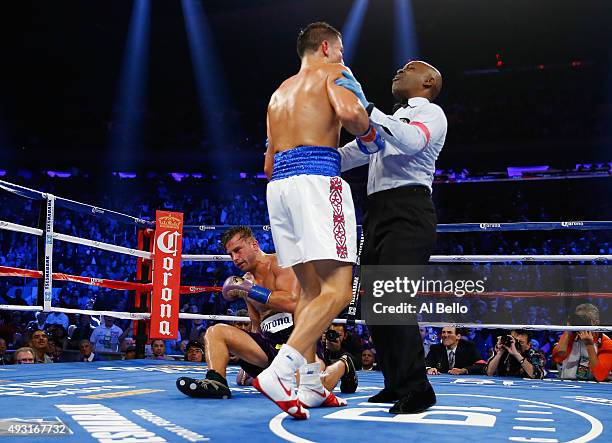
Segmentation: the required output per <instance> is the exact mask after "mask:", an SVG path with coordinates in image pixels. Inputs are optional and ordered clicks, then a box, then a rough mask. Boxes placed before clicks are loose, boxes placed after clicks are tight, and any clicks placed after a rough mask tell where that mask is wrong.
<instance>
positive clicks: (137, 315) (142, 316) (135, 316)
mask: <svg viewBox="0 0 612 443" xmlns="http://www.w3.org/2000/svg"><path fill="white" fill-rule="evenodd" d="M0 310H11V311H42V306H21V305H0ZM49 312H63V313H66V314H85V315H92V316H97V315H104V316H107V317H114V318H120V319H124V320H147V319H149V318H150V317H151V314H149V313H147V312H114V311H92V310H86V309H85V310H82V309H69V308H51V311H49ZM179 318H183V319H186V320H211V321H226V322H241V323H246V322H250V321H251V319H250V318H249V317H236V316H232V315H210V314H192V313H187V312H181V313H180V314H179ZM346 322H347V320H346V319H345V318H336V319H334V320H333V321H332V323H334V324H346ZM355 323H356V324H358V325H365V324H366V321H365V320H355ZM451 325H452V326H455V327H457V328H480V329H528V330H532V331H548V330H552V331H592V332H610V331H612V326H602V325H599V326H567V325H512V324H497V323H452V322H419V326H433V327H436V328H442V327H445V326H451Z"/></svg>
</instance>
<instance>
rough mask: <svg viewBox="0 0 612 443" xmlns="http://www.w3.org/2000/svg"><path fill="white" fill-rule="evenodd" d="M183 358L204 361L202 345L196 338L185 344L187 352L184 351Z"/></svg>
mask: <svg viewBox="0 0 612 443" xmlns="http://www.w3.org/2000/svg"><path fill="white" fill-rule="evenodd" d="M185 360H186V361H191V362H198V363H203V362H204V345H203V344H202V343H200V342H199V341H197V340H191V341H190V342H189V343H188V344H187V352H186V353H185Z"/></svg>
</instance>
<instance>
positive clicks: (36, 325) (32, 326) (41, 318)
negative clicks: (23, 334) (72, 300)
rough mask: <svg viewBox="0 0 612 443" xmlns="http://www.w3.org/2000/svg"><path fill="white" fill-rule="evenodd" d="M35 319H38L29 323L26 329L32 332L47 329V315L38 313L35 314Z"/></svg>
mask: <svg viewBox="0 0 612 443" xmlns="http://www.w3.org/2000/svg"><path fill="white" fill-rule="evenodd" d="M34 317H35V318H36V319H35V320H32V321H31V322H30V323H28V325H27V327H26V329H27V330H28V331H32V332H33V331H36V330H41V331H44V330H45V329H46V328H47V313H46V312H43V311H38V312H37V313H36V314H34Z"/></svg>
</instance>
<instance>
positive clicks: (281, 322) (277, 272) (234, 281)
mask: <svg viewBox="0 0 612 443" xmlns="http://www.w3.org/2000/svg"><path fill="white" fill-rule="evenodd" d="M221 240H222V243H223V244H224V246H225V248H226V250H227V252H228V254H229V255H230V257H231V258H232V261H233V262H234V264H235V265H236V266H237V267H238V268H239V269H240V270H241V271H243V272H246V274H245V276H244V277H235V276H232V277H229V278H228V279H227V280H226V281H225V284H224V285H223V296H224V297H225V298H226V299H228V300H235V299H236V298H238V297H243V298H244V299H245V301H246V304H247V308H248V313H249V317H250V319H251V331H245V330H242V329H239V328H236V327H234V326H230V325H226V324H217V325H215V326H212V327H211V328H209V329H208V330H207V331H206V335H205V338H204V340H205V348H206V361H207V363H208V368H209V369H208V372H207V374H206V378H204V379H203V380H195V379H192V378H188V377H181V378H179V379H178V380H177V388H178V389H179V390H180V391H181V392H182V393H184V394H186V395H188V396H190V397H200V398H229V397H231V391H230V389H229V386H228V382H227V379H226V368H227V364H228V362H229V356H230V353H232V354H234V355H236V356H238V357H239V360H238V364H239V365H240V366H241V367H242V369H243V370H244V372H246V373H247V374H248V375H249V376H251V377H256V376H258V375H259V373H260V372H262V371H263V370H264V369H265V368H267V367H268V366H269V365H270V362H271V361H272V360H273V359H274V357H276V355H277V354H278V350H279V349H280V347H281V346H282V345H283V344H284V343H286V341H287V339H288V338H289V336H290V335H291V331H292V330H293V317H292V315H291V313H292V312H293V311H294V310H295V307H296V304H297V299H298V296H299V294H300V290H301V289H300V286H299V283H298V280H297V278H296V276H295V274H294V273H293V271H292V270H291V268H281V267H279V266H278V263H277V260H276V254H265V253H264V252H263V251H262V250H261V249H260V248H259V243H258V242H257V240H256V239H255V237H254V236H253V232H252V231H251V229H250V228H248V227H246V226H238V227H235V228H232V229H230V230H228V231H226V232H225V234H224V235H223V237H222V239H221ZM319 354H320V355H321V356H322V349H321V350H320V352H319ZM322 368H325V365H324V363H323V361H322V359H320V361H318V362H315V363H311V364H307V365H304V366H302V367H301V368H300V369H299V377H300V381H301V383H300V389H299V391H298V396H299V398H300V401H301V402H302V403H303V404H304V405H306V406H308V407H317V406H344V405H346V401H344V400H342V399H339V398H337V397H336V396H335V395H334V394H333V393H332V392H331V391H332V390H333V389H334V387H335V386H336V384H337V383H338V381H339V380H340V382H341V383H340V390H341V391H342V392H345V393H352V392H355V391H356V389H357V374H356V371H355V366H354V363H353V361H352V359H351V357H350V355H348V354H347V355H345V356H342V358H341V359H340V360H339V361H337V362H335V363H334V364H332V365H330V366H328V367H327V368H325V372H324V374H321V369H322Z"/></svg>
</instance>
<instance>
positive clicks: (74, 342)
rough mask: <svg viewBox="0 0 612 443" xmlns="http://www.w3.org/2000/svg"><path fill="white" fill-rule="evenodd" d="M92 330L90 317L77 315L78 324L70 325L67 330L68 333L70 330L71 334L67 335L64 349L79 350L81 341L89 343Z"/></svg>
mask: <svg viewBox="0 0 612 443" xmlns="http://www.w3.org/2000/svg"><path fill="white" fill-rule="evenodd" d="M94 329H95V328H94V327H93V326H92V324H91V316H89V315H86V314H78V324H76V325H70V326H69V328H68V331H70V330H72V333H69V336H70V337H69V340H68V344H67V346H66V347H67V348H68V349H79V347H80V343H81V341H82V340H84V339H87V340H88V341H89V338H90V337H91V333H92V332H93V331H94Z"/></svg>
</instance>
